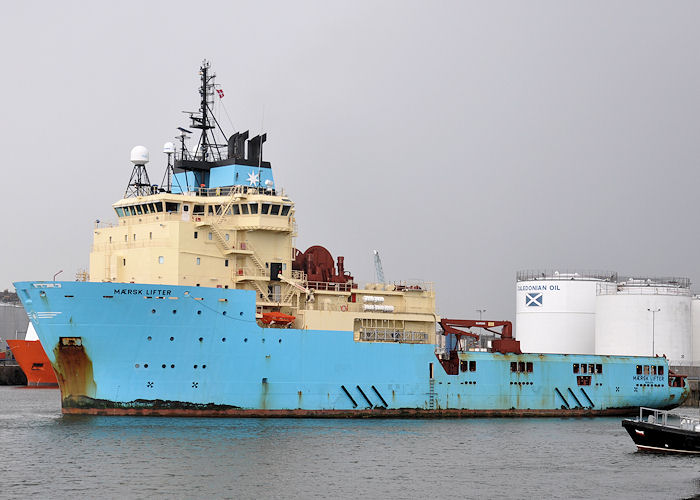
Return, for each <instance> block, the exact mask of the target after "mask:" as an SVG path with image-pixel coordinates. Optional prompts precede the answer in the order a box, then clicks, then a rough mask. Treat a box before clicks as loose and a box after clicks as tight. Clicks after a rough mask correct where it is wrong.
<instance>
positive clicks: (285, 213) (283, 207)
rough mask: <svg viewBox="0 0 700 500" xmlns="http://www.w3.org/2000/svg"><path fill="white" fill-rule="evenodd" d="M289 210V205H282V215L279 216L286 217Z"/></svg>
mask: <svg viewBox="0 0 700 500" xmlns="http://www.w3.org/2000/svg"><path fill="white" fill-rule="evenodd" d="M290 208H292V206H291V205H282V214H281V215H287V214H288V213H289V209H290Z"/></svg>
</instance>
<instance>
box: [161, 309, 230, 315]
mask: <svg viewBox="0 0 700 500" xmlns="http://www.w3.org/2000/svg"><path fill="white" fill-rule="evenodd" d="M155 313H156V310H155V309H151V314H155ZM173 314H177V309H173ZM197 314H202V310H201V309H198V310H197ZM221 314H223V315H224V316H226V314H227V312H226V311H223V312H222V313H221ZM238 315H239V316H243V311H241V312H239V313H238Z"/></svg>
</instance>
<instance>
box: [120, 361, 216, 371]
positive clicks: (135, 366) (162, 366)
mask: <svg viewBox="0 0 700 500" xmlns="http://www.w3.org/2000/svg"><path fill="white" fill-rule="evenodd" d="M160 366H161V368H167V367H168V365H166V364H165V363H163V364H162V365H160ZM198 366H199V365H193V366H192V368H194V369H195V370H196V369H197V367H198ZM143 367H144V368H148V363H144V364H143ZM206 367H207V365H202V369H205V368H206ZM134 368H141V365H140V364H139V363H136V364H135V365H134ZM170 368H175V365H174V364H172V365H170Z"/></svg>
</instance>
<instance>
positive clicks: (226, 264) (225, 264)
mask: <svg viewBox="0 0 700 500" xmlns="http://www.w3.org/2000/svg"><path fill="white" fill-rule="evenodd" d="M224 267H228V259H226V260H224Z"/></svg>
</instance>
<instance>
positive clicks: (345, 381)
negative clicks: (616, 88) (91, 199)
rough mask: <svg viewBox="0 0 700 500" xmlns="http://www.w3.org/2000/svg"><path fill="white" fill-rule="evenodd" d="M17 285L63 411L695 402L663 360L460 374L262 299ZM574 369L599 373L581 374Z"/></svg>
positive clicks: (400, 410) (392, 409) (411, 348)
mask: <svg viewBox="0 0 700 500" xmlns="http://www.w3.org/2000/svg"><path fill="white" fill-rule="evenodd" d="M15 286H16V288H17V292H18V295H19V297H20V298H21V300H22V302H23V303H24V306H25V308H26V310H27V313H28V315H29V317H30V319H31V321H32V323H33V324H34V327H35V328H36V331H37V333H38V335H39V338H40V340H41V343H42V345H43V347H44V349H45V351H46V354H47V355H48V357H49V359H50V360H51V363H52V365H53V367H54V370H55V371H56V374H57V377H58V380H59V385H60V387H61V393H62V400H63V411H64V412H65V413H92V414H159V415H163V414H171V415H195V414H196V415H226V416H229V415H230V416H390V417H394V416H450V415H454V416H467V415H493V416H495V415H502V416H514V415H557V416H560V415H594V414H623V413H634V412H635V411H636V409H637V408H638V407H639V406H650V407H656V408H671V407H674V406H677V405H679V404H681V403H682V402H683V401H684V400H685V399H686V398H687V396H688V389H687V387H685V386H684V387H670V386H669V376H668V366H667V362H666V360H665V359H663V358H651V357H622V356H592V355H558V354H521V355H516V354H500V353H487V352H466V353H460V354H459V359H460V363H459V365H460V367H461V368H460V370H459V373H457V374H455V375H449V374H448V373H447V372H446V370H445V369H444V368H443V366H442V364H441V362H440V361H439V360H438V358H437V357H436V355H435V350H434V346H432V345H425V344H402V343H383V342H355V341H354V340H353V332H351V331H318V330H316V331H313V330H296V329H282V328H261V327H260V326H258V324H257V323H256V321H255V294H254V292H252V291H244V290H226V289H216V288H193V287H183V286H167V285H143V284H125V283H82V282H56V283H53V282H19V283H16V284H15ZM348 314H351V313H348ZM513 362H515V363H518V364H517V365H516V369H515V370H514V371H512V368H511V366H512V365H511V363H513ZM574 365H578V366H581V365H586V366H587V367H589V366H591V365H592V368H593V370H590V369H588V371H587V372H586V373H587V375H584V376H583V378H581V377H582V372H579V373H574V369H573V366H574ZM640 365H641V366H657V367H658V366H663V373H664V375H638V374H637V366H640ZM518 367H521V368H522V369H519V368H518ZM526 367H527V368H529V370H528V369H526ZM597 367H600V368H597ZM586 377H587V378H586Z"/></svg>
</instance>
